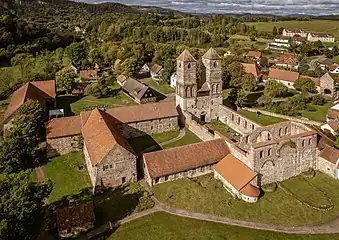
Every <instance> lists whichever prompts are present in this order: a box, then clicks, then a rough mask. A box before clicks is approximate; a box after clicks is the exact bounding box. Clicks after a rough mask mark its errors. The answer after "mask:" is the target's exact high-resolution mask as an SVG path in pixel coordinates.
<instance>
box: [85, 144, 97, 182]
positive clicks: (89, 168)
mask: <svg viewBox="0 0 339 240" xmlns="http://www.w3.org/2000/svg"><path fill="white" fill-rule="evenodd" d="M83 151H84V157H85V163H86V167H87V172H88V175H89V178H90V179H91V183H92V186H93V188H95V186H96V180H97V167H96V166H93V165H92V162H91V158H90V157H89V154H88V151H87V147H86V143H85V142H84V149H83Z"/></svg>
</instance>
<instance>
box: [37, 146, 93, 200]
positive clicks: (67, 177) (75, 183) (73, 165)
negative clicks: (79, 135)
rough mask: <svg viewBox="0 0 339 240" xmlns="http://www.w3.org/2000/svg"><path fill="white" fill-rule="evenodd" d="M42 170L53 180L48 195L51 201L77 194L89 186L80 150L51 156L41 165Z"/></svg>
mask: <svg viewBox="0 0 339 240" xmlns="http://www.w3.org/2000/svg"><path fill="white" fill-rule="evenodd" d="M43 170H44V172H45V175H46V177H47V178H49V179H51V180H52V182H53V191H52V193H51V195H50V197H49V200H50V201H51V202H53V201H56V200H59V199H60V198H62V197H64V196H67V195H73V194H78V193H80V191H81V190H82V189H85V188H88V187H90V186H91V184H90V180H89V177H88V175H87V169H86V166H85V163H84V158H83V153H82V152H81V151H79V152H72V153H69V154H65V155H62V156H60V157H56V158H53V159H51V160H50V161H49V162H48V163H47V164H46V165H44V166H43Z"/></svg>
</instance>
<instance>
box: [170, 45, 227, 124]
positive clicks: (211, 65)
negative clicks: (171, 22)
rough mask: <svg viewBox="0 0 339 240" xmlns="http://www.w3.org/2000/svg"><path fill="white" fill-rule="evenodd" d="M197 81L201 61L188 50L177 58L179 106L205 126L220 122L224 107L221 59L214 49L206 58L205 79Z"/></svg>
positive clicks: (204, 60)
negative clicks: (217, 120)
mask: <svg viewBox="0 0 339 240" xmlns="http://www.w3.org/2000/svg"><path fill="white" fill-rule="evenodd" d="M200 76H201V77H200V79H199V81H198V79H197V61H196V60H195V59H194V57H193V56H192V55H191V53H190V52H189V51H187V50H185V51H183V52H182V53H181V54H180V56H179V57H177V83H176V105H177V106H180V108H181V110H182V111H183V112H185V111H188V112H190V113H191V114H193V115H194V116H195V117H197V118H199V119H200V121H201V122H210V121H211V120H215V119H218V114H219V105H221V104H222V86H223V83H222V72H221V57H220V56H219V55H218V53H217V52H216V51H215V49H213V48H210V49H209V50H208V51H207V52H206V53H205V54H204V55H203V56H202V69H201V75H200Z"/></svg>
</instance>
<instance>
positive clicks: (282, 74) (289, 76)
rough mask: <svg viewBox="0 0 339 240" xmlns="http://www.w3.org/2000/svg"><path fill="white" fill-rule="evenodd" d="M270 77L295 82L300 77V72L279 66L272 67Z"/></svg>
mask: <svg viewBox="0 0 339 240" xmlns="http://www.w3.org/2000/svg"><path fill="white" fill-rule="evenodd" d="M268 78H272V79H277V80H283V81H288V82H295V81H296V80H297V79H298V78H299V73H298V72H292V71H287V70H282V69H278V68H270V72H269V74H268Z"/></svg>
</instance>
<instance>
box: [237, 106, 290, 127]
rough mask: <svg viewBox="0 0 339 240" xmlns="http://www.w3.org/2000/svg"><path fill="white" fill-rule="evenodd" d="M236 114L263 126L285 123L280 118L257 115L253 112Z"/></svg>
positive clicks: (243, 111)
mask: <svg viewBox="0 0 339 240" xmlns="http://www.w3.org/2000/svg"><path fill="white" fill-rule="evenodd" d="M238 113H239V114H241V115H243V116H244V117H246V118H248V119H250V120H252V121H254V122H256V123H259V124H261V125H263V126H267V125H271V124H274V123H278V122H283V121H286V120H285V119H282V118H276V117H271V116H268V115H265V114H257V113H255V112H250V111H247V110H238Z"/></svg>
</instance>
